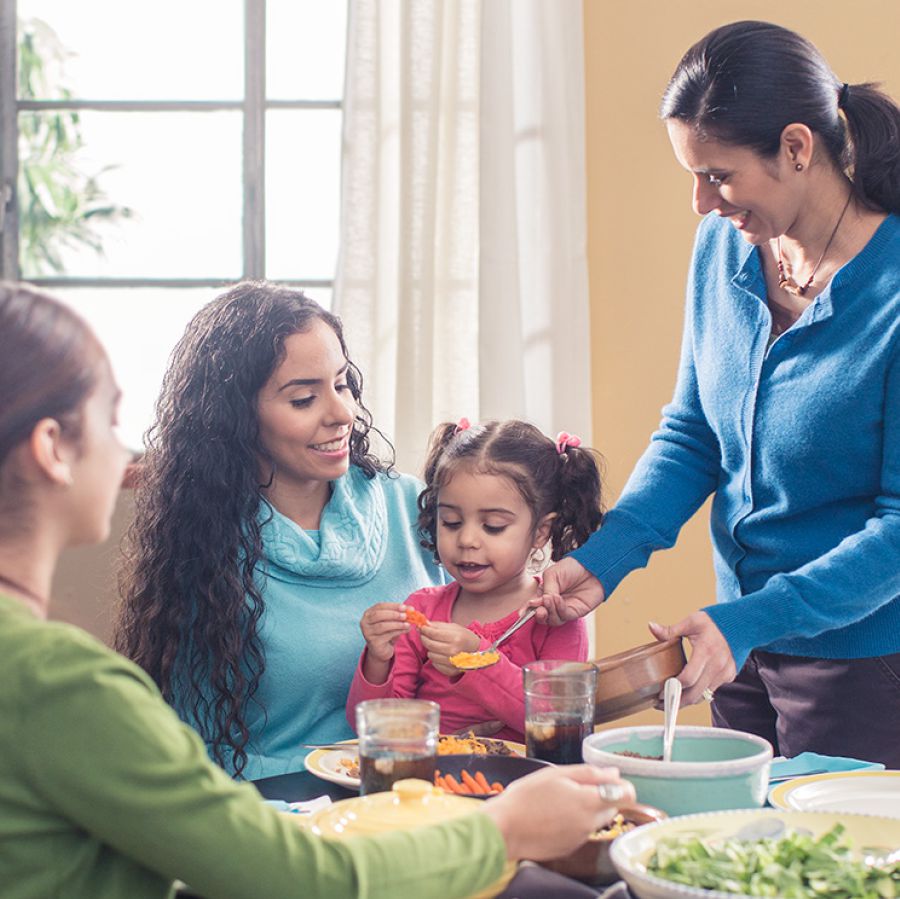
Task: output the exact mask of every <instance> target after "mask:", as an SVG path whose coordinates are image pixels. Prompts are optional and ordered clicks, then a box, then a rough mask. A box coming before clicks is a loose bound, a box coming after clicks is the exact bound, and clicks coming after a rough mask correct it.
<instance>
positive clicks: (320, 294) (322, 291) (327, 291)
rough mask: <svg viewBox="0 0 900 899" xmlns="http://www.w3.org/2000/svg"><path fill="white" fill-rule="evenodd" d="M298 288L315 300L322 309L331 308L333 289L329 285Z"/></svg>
mask: <svg viewBox="0 0 900 899" xmlns="http://www.w3.org/2000/svg"><path fill="white" fill-rule="evenodd" d="M300 289H301V290H302V291H303V292H304V293H305V294H306V295H307V296H308V297H309V298H310V299H311V300H315V301H316V302H317V303H318V304H319V305H320V306H322V307H323V308H324V309H330V308H331V295H332V293H333V291H332V289H331V288H330V287H301V288H300Z"/></svg>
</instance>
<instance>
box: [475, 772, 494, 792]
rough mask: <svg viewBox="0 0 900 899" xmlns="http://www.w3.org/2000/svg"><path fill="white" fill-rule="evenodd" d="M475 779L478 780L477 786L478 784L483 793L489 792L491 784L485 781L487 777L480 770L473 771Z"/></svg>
mask: <svg viewBox="0 0 900 899" xmlns="http://www.w3.org/2000/svg"><path fill="white" fill-rule="evenodd" d="M475 780H477V781H478V786H480V787H481V789H482V790H483V791H484V792H485V793H490V792H491V785H490V784H489V783H488V782H487V778H486V777H485V776H484V774H483V773H482V772H481V771H476V772H475Z"/></svg>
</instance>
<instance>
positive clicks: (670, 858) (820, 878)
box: [647, 824, 900, 899]
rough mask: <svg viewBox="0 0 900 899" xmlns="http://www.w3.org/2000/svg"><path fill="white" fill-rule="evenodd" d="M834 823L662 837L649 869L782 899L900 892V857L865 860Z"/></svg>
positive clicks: (885, 896)
mask: <svg viewBox="0 0 900 899" xmlns="http://www.w3.org/2000/svg"><path fill="white" fill-rule="evenodd" d="M843 833H844V826H843V825H842V824H836V825H835V826H834V827H832V828H831V830H829V831H828V832H827V833H825V834H823V835H822V836H821V837H818V838H816V837H814V836H812V835H810V834H808V833H805V832H801V831H788V832H787V833H786V834H785V835H783V836H781V837H778V838H763V839H757V840H740V839H736V838H732V839H726V840H715V839H709V840H707V839H701V838H699V837H696V836H683V837H679V838H677V839H669V840H661V841H660V842H659V843H658V844H657V846H656V850H655V851H654V853H653V855H652V856H651V857H650V860H649V862H648V863H647V873H648V874H653V875H654V876H656V877H661V878H663V879H665V880H671V881H674V882H675V883H681V884H686V885H688V886H693V887H701V888H703V889H709V890H721V891H723V892H728V893H737V894H739V895H745V896H780V897H782V899H820V897H824V896H827V897H828V899H891V897H894V896H900V862H894V863H893V864H889V865H884V866H874V865H871V864H867V863H866V862H865V861H863V859H862V858H861V856H860V854H859V853H856V852H854V851H853V849H852V847H851V846H850V845H849V843H848V842H847V841H846V840H843V839H842V835H843Z"/></svg>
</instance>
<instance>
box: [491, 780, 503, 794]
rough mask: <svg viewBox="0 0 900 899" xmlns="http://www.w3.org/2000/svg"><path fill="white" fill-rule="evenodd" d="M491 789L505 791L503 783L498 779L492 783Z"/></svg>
mask: <svg viewBox="0 0 900 899" xmlns="http://www.w3.org/2000/svg"><path fill="white" fill-rule="evenodd" d="M491 789H492V790H496V791H497V792H498V793H502V792H503V784H501V783H500V782H499V781H496V780H495V781H494V782H493V783H492V784H491Z"/></svg>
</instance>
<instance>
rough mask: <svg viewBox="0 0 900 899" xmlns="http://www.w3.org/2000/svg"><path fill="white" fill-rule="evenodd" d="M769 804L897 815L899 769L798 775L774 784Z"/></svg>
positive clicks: (800, 809)
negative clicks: (776, 784)
mask: <svg viewBox="0 0 900 899" xmlns="http://www.w3.org/2000/svg"><path fill="white" fill-rule="evenodd" d="M769 804H770V805H773V806H774V807H775V808H780V809H784V810H785V811H798V812H817V811H819V812H858V813H859V814H863V815H885V816H887V817H889V818H900V771H835V772H833V773H831V774H815V775H810V776H809V777H797V778H794V779H793V780H789V781H788V782H787V783H783V784H779V785H778V786H777V787H773V788H772V789H771V790H770V791H769Z"/></svg>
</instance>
